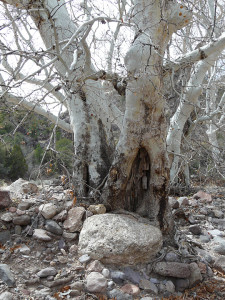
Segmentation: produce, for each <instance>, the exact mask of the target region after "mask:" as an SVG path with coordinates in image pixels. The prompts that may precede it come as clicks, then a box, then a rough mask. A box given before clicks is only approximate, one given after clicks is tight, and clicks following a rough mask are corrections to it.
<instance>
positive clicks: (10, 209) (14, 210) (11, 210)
mask: <svg viewBox="0 0 225 300" xmlns="http://www.w3.org/2000/svg"><path fill="white" fill-rule="evenodd" d="M16 211H17V208H16V207H14V206H11V207H10V208H9V212H11V213H15V212H16Z"/></svg>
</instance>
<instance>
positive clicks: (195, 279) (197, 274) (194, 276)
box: [189, 262, 202, 287]
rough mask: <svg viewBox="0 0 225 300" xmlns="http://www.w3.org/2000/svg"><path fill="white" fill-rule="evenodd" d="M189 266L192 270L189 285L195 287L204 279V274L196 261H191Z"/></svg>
mask: <svg viewBox="0 0 225 300" xmlns="http://www.w3.org/2000/svg"><path fill="white" fill-rule="evenodd" d="M189 267H190V270H191V276H190V277H189V287H193V286H195V285H196V284H198V283H200V282H201V281H202V275H201V271H200V269H199V267H198V265H197V264H196V263H195V262H193V263H190V265H189Z"/></svg>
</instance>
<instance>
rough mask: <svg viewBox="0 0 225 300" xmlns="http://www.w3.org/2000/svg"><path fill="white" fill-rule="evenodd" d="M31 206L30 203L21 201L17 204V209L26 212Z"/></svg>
mask: <svg viewBox="0 0 225 300" xmlns="http://www.w3.org/2000/svg"><path fill="white" fill-rule="evenodd" d="M31 205H32V203H30V202H23V201H22V202H20V203H19V204H18V209H19V210H27V209H29V208H30V207H31Z"/></svg>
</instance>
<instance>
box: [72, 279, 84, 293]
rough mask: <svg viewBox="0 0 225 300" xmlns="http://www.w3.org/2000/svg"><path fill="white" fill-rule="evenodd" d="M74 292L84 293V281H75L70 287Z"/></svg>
mask: <svg viewBox="0 0 225 300" xmlns="http://www.w3.org/2000/svg"><path fill="white" fill-rule="evenodd" d="M70 287H71V289H72V290H78V291H82V290H84V283H83V282H82V281H75V282H73V283H72V284H71V285H70Z"/></svg>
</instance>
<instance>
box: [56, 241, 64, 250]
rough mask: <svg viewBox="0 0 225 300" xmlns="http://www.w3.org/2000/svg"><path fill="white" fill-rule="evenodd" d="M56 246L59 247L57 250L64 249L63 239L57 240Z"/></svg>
mask: <svg viewBox="0 0 225 300" xmlns="http://www.w3.org/2000/svg"><path fill="white" fill-rule="evenodd" d="M58 247H59V250H61V249H66V243H65V241H64V240H63V239H61V240H59V242H58Z"/></svg>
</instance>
